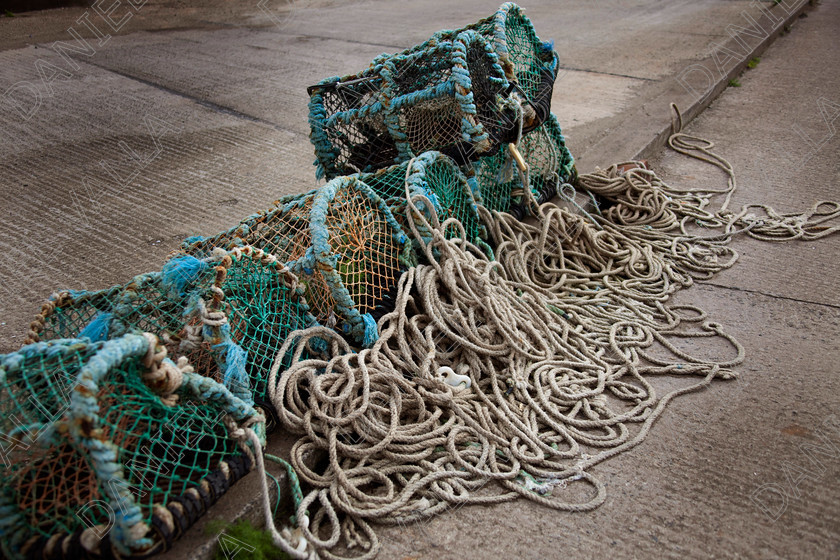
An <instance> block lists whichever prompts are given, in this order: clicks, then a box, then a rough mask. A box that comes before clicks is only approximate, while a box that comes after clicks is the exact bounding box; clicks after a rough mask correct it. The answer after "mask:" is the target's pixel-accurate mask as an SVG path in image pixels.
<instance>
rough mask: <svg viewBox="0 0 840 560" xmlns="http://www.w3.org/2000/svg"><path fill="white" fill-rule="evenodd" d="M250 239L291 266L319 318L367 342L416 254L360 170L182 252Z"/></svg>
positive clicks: (190, 241)
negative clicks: (378, 316)
mask: <svg viewBox="0 0 840 560" xmlns="http://www.w3.org/2000/svg"><path fill="white" fill-rule="evenodd" d="M244 244H248V245H251V246H253V247H256V248H260V249H262V250H264V251H266V252H267V253H271V254H272V255H273V256H275V257H276V258H277V260H278V261H280V262H284V263H285V264H286V265H287V266H288V267H289V268H290V269H291V271H292V272H293V273H294V274H295V275H296V276H297V279H298V280H299V282H300V284H301V286H302V287H303V290H304V294H305V297H306V302H307V304H308V306H309V308H310V309H311V311H312V314H313V315H314V317H315V319H317V321H318V322H320V323H321V324H323V325H326V326H329V327H335V326H338V327H340V328H341V330H342V331H343V332H344V333H345V334H348V335H350V336H352V338H353V339H355V340H356V341H357V342H360V343H362V344H364V345H369V344H372V343H373V341H374V340H376V321H375V319H374V317H375V316H376V315H377V313H375V312H378V311H380V312H381V308H382V306H387V305H388V303H389V301H388V300H389V297H390V293H391V291H392V290H393V289H394V288H395V287H396V284H397V280H398V278H399V275H400V272H401V271H402V270H404V269H405V268H406V267H407V266H408V265H409V264H411V263H412V262H413V261H414V256H413V252H412V248H411V244H410V243H408V237H407V236H406V235H405V233H403V230H402V228H401V227H400V225H399V223H398V222H397V221H396V220H395V219H394V216H393V214H392V213H391V210H390V209H389V208H388V205H387V204H386V202H385V201H384V200H383V199H382V197H380V196H379V195H378V194H377V193H375V192H374V191H373V190H371V188H370V187H368V186H367V185H366V184H365V183H363V182H361V181H360V180H359V179H358V178H357V177H339V178H337V179H334V180H333V181H330V182H329V183H327V184H326V185H324V186H323V187H321V188H319V189H317V190H315V191H312V192H311V193H307V194H306V195H304V196H301V197H298V198H295V199H293V200H290V201H286V202H283V203H282V204H278V205H275V206H274V207H273V208H272V209H271V210H269V211H267V212H262V213H259V214H255V215H254V216H251V217H249V218H246V219H245V220H243V221H242V223H240V225H238V226H237V227H235V228H232V229H231V230H228V231H226V232H222V233H220V234H218V235H215V236H213V237H208V238H203V237H200V238H191V239H188V240H187V241H186V242H185V243H184V245H183V246H182V251H183V252H185V253H187V254H189V255H193V254H205V253H207V252H208V251H211V250H212V248H213V247H222V248H224V247H236V246H238V245H244Z"/></svg>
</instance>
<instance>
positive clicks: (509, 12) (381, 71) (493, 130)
mask: <svg viewBox="0 0 840 560" xmlns="http://www.w3.org/2000/svg"><path fill="white" fill-rule="evenodd" d="M556 72H557V55H556V53H555V52H554V51H553V46H552V44H551V43H548V42H542V41H540V39H539V38H538V37H537V35H536V32H535V31H534V28H533V26H532V24H531V22H530V20H529V19H528V18H527V17H526V16H525V15H524V14H523V13H522V10H521V9H520V8H519V7H518V6H516V5H515V4H512V3H505V4H503V5H502V6H501V8H499V10H498V11H497V12H496V14H494V15H493V16H491V17H489V18H486V19H483V20H481V21H479V22H477V23H475V24H473V25H470V26H467V27H465V28H462V29H458V30H443V31H439V32H437V33H435V34H434V35H433V36H432V37H431V38H430V39H429V40H428V41H426V42H424V43H422V44H420V45H417V46H415V47H412V48H410V49H408V50H406V51H403V52H400V53H397V54H393V55H381V56H379V57H378V58H376V59H374V60H373V62H372V63H371V65H370V67H369V68H368V69H367V70H365V71H363V72H361V73H359V74H354V75H350V76H344V77H333V78H328V79H326V80H324V81H322V82H321V83H319V84H318V85H316V86H312V87H310V88H309V94H310V104H309V124H310V129H311V134H310V138H311V140H312V143H313V144H314V146H315V154H316V162H315V163H316V166H317V168H318V171H317V175H318V177H322V176H326V177H327V178H331V177H335V176H338V175H344V174H349V173H353V172H367V171H375V170H377V169H381V168H385V167H388V166H390V165H392V164H394V163H401V162H404V161H407V160H409V159H410V158H411V157H413V156H416V155H419V154H420V153H422V152H424V151H430V150H433V151H440V152H442V153H444V154H446V155H448V156H450V157H452V158H453V159H455V160H456V161H457V162H458V163H459V164H463V163H465V162H468V161H473V160H475V159H477V158H479V157H481V156H484V155H492V154H494V153H495V152H496V151H497V148H498V147H499V146H500V145H504V144H507V143H509V142H511V141H513V140H515V139H516V137H517V135H518V134H519V130H520V127H521V128H522V130H523V131H524V132H529V131H530V130H533V129H534V128H535V127H537V126H538V125H539V124H540V123H542V122H543V121H544V120H545V119H546V118H547V117H548V114H549V112H550V108H551V92H552V88H553V84H554V78H555V75H556Z"/></svg>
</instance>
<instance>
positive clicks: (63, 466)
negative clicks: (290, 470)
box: [0, 334, 264, 558]
mask: <svg viewBox="0 0 840 560" xmlns="http://www.w3.org/2000/svg"><path fill="white" fill-rule="evenodd" d="M0 410H1V411H2V415H0V442H2V459H3V462H4V465H3V467H4V468H3V469H2V470H0V488H2V490H0V512H2V514H1V516H0V532H2V536H3V538H2V539H0V550H2V552H3V555H5V556H6V557H9V558H77V557H81V556H83V555H87V554H95V555H103V556H111V555H117V556H121V557H132V556H145V555H148V554H151V553H154V552H157V551H160V550H165V549H166V548H168V547H169V545H170V544H171V543H172V541H173V540H174V539H176V538H178V537H179V536H180V535H181V534H182V533H183V532H184V531H185V530H186V529H187V528H188V527H189V526H190V525H192V523H194V522H195V520H196V519H197V518H198V517H199V516H200V515H202V514H203V513H204V512H205V511H206V509H207V508H208V507H210V506H211V505H212V504H213V503H215V502H216V500H218V499H219V497H221V495H223V494H224V493H225V492H226V491H227V489H228V488H229V487H230V485H231V484H233V483H235V482H236V481H237V480H238V479H239V478H241V477H242V476H243V475H244V474H245V473H247V472H248V471H249V470H250V468H251V466H252V465H253V463H254V449H253V447H250V446H249V445H252V444H249V443H248V440H247V439H246V436H244V435H243V434H245V433H246V431H247V430H251V429H253V430H255V432H254V437H255V438H257V441H258V442H259V438H260V437H263V436H261V435H257V434H262V433H263V424H264V419H263V417H262V416H261V415H259V414H258V413H257V412H256V411H255V409H254V408H253V407H251V406H250V405H248V404H247V403H245V402H243V401H241V400H240V399H238V398H236V397H235V396H234V395H233V394H231V393H230V391H228V390H227V389H225V388H224V387H223V386H222V385H220V384H218V383H216V382H215V381H213V380H211V379H208V378H206V377H203V376H201V375H199V374H196V373H194V372H193V371H192V367H191V366H189V364H188V362H187V361H186V359H184V358H181V359H179V360H178V362H177V363H175V362H173V361H171V360H170V359H169V358H167V357H166V349H165V347H164V346H162V345H160V344H159V343H158V341H157V339H156V337H154V336H153V335H148V334H146V335H134V334H128V335H125V336H122V337H119V338H115V339H113V340H109V341H105V342H90V340H88V339H75V340H73V339H71V340H66V339H64V340H52V341H49V342H38V343H33V344H30V345H27V346H24V347H23V348H22V349H21V350H19V351H18V352H15V353H12V354H7V355H4V356H0ZM246 429H247V430H246Z"/></svg>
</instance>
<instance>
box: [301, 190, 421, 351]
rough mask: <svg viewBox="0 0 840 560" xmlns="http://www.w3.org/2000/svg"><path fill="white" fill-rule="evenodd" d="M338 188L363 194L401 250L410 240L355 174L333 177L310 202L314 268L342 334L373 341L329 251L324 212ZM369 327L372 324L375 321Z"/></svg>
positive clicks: (335, 256)
mask: <svg viewBox="0 0 840 560" xmlns="http://www.w3.org/2000/svg"><path fill="white" fill-rule="evenodd" d="M339 189H354V190H356V191H358V193H359V195H361V196H363V197H365V198H367V199H368V200H369V201H370V202H371V203H372V205H373V206H374V207H375V208H376V210H377V211H378V212H380V213H381V215H382V216H383V217H384V218H385V222H386V223H387V224H388V226H389V227H390V229H391V231H392V233H391V241H392V242H394V243H396V244H397V245H399V246H400V247H401V248H402V250H405V246H406V245H410V244H409V243H408V236H407V235H406V234H405V233H404V232H403V230H402V227H400V225H399V223H398V222H397V221H396V219H395V218H394V216H393V214H392V213H391V210H390V209H389V208H388V205H387V204H386V202H385V201H384V200H383V199H382V197H380V196H379V195H378V194H376V193H375V192H373V190H372V189H371V188H370V187H368V186H367V185H366V184H365V183H363V182H361V181H360V180H359V179H358V177H355V176H349V177H338V178H336V179H333V180H332V181H330V182H329V183H327V184H326V185H324V186H323V187H322V188H321V190H320V191H319V192H318V195H317V196H316V198H315V201H314V202H313V203H312V210H311V212H310V223H309V228H310V232H311V236H312V254H313V255H314V258H315V266H316V268H317V269H318V270H319V271H320V272H321V274H322V275H323V277H324V280H325V281H326V282H327V285H328V286H329V287H330V293H331V294H332V297H333V301H334V302H335V311H336V315H338V317H339V318H340V319H342V320H343V323H342V329H343V330H344V332H345V333H346V334H348V335H350V336H352V337H353V338H354V339H355V340H357V341H359V342H361V343H362V344H367V342H368V341H369V342H370V344H373V342H375V340H376V338H377V337H378V335H376V336H374V334H373V332H372V330H371V325H370V321H366V319H365V318H364V317H363V316H362V314H361V313H360V312H359V309H358V306H357V305H356V302H355V301H353V298H352V297H351V296H350V293H349V291H348V290H347V288H346V286H345V285H344V282H343V280H342V278H341V275H340V274H339V273H338V271H337V270H336V267H337V265H338V259H339V255H336V254H334V253H333V252H332V248H331V247H330V243H329V238H330V234H329V231H328V229H327V215H328V213H329V210H330V204H331V202H332V201H333V200H334V199H335V196H336V193H337V192H338V190H339ZM294 264H295V265H296V266H300V263H297V262H296V263H294ZM371 320H372V319H371ZM373 328H375V325H374V327H373Z"/></svg>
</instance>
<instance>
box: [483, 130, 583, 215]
mask: <svg viewBox="0 0 840 560" xmlns="http://www.w3.org/2000/svg"><path fill="white" fill-rule="evenodd" d="M516 149H517V150H518V153H519V154H521V156H522V159H523V160H524V163H525V164H526V165H527V168H526V169H524V170H523V169H519V168H517V162H516V159H515V157H514V156H513V154H512V153H511V149H510V148H508V147H507V146H502V147H500V148H499V149H498V150H497V151H496V152H495V153H494V154H493V155H491V156H487V157H483V158H481V159H479V160H478V161H476V162H475V163H474V164H473V172H474V173H475V179H476V181H477V182H478V186H479V190H480V192H481V197H482V200H483V203H484V206H485V207H486V208H488V209H489V210H496V211H499V212H511V213H513V214H514V215H515V216H517V217H519V218H521V217H522V216H523V215H524V214H525V213H526V211H527V206H528V204H527V200H528V197H527V196H526V194H525V185H526V184H527V185H528V187H529V188H530V190H531V193H532V195H533V199H534V200H535V201H536V202H537V203H538V204H542V203H544V202H547V201H549V200H551V199H552V198H553V197H554V196H555V195H556V194H557V193H558V190H559V188H560V187H561V186H562V185H564V184H567V183H574V182H575V179H576V177H577V172H576V171H575V166H574V158H573V157H572V154H571V152H569V149H568V148H567V147H566V140H565V138H564V137H563V134H562V132H561V130H560V123H559V122H558V121H557V117H556V116H555V115H554V114H551V115H550V116H549V117H548V119H547V120H546V121H545V122H544V123H542V124H541V125H539V126H538V127H537V128H535V129H534V130H533V131H531V132H529V133H527V134H525V135H523V136H522V139H521V140H520V142H519V143H518V145H517V147H516Z"/></svg>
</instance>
